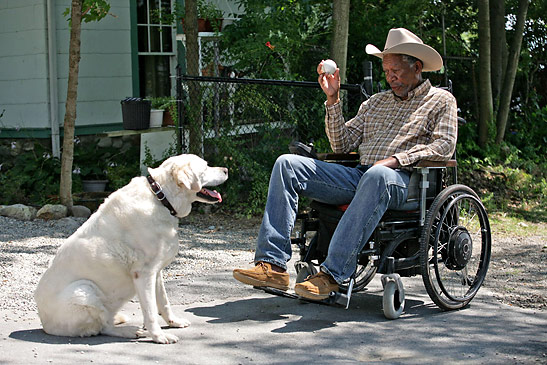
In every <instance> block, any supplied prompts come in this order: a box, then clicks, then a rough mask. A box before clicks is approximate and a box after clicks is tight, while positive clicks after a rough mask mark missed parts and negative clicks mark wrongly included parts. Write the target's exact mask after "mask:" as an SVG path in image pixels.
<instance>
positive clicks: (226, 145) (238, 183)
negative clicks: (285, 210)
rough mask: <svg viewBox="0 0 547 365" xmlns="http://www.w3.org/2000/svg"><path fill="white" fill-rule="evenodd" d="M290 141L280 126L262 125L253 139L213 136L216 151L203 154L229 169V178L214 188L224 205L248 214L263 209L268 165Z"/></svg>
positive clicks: (270, 165)
mask: <svg viewBox="0 0 547 365" xmlns="http://www.w3.org/2000/svg"><path fill="white" fill-rule="evenodd" d="M289 142H290V139H288V138H287V137H286V136H283V135H282V134H281V132H280V130H279V129H276V128H269V127H264V128H263V129H261V131H260V132H259V133H257V135H256V139H254V140H253V141H249V140H247V141H245V140H243V139H234V138H230V137H220V138H218V139H215V142H214V143H215V147H216V148H218V153H213V154H206V156H205V158H206V160H207V161H208V162H209V165H211V166H224V167H227V168H228V169H229V176H230V178H229V179H228V180H227V181H226V182H225V183H224V184H222V185H221V186H219V187H218V188H217V190H219V191H220V192H221V193H222V195H223V204H224V205H225V207H226V208H227V209H231V210H234V211H238V212H241V213H243V214H246V215H249V216H251V215H259V214H262V213H263V211H264V206H265V204H266V197H267V193H268V185H269V180H270V173H271V169H272V167H273V164H274V162H275V160H276V159H277V157H278V156H279V155H281V154H282V153H286V152H287V151H288V150H287V145H288V143H289Z"/></svg>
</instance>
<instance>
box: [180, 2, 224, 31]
mask: <svg viewBox="0 0 547 365" xmlns="http://www.w3.org/2000/svg"><path fill="white" fill-rule="evenodd" d="M197 5H198V32H220V30H221V28H222V21H223V20H224V19H223V18H222V16H223V14H222V10H220V9H219V8H218V7H217V6H216V5H215V4H212V3H210V2H208V1H207V0H198V3H197ZM175 12H176V13H177V17H180V18H182V26H183V28H184V18H185V16H186V14H185V12H184V7H182V8H180V7H175Z"/></svg>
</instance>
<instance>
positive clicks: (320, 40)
mask: <svg viewBox="0 0 547 365" xmlns="http://www.w3.org/2000/svg"><path fill="white" fill-rule="evenodd" d="M331 3H332V2H331V1H327V0H322V1H311V0H304V1H292V0H274V1H266V0H241V1H238V4H239V6H241V7H244V8H245V14H244V15H243V16H239V19H238V21H237V22H234V23H233V24H231V25H228V26H226V27H225V28H224V29H223V31H222V38H221V40H222V47H223V50H222V53H223V54H224V55H225V56H226V57H227V58H228V59H229V60H230V61H231V62H233V63H234V66H233V67H234V68H235V69H236V70H238V71H239V72H242V73H244V74H246V75H249V76H252V77H256V78H269V79H285V80H297V79H302V77H303V76H304V77H307V76H308V75H311V74H312V71H313V70H315V68H316V66H317V64H318V63H319V62H320V61H321V59H326V58H328V57H327V56H328V48H329V47H328V44H329V43H328V42H327V34H328V32H327V29H328V27H329V26H330V14H331V13H332V11H331V10H330V7H331Z"/></svg>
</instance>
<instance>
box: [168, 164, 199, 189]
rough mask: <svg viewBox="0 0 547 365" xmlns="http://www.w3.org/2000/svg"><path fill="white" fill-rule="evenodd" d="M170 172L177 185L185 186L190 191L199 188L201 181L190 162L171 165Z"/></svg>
mask: <svg viewBox="0 0 547 365" xmlns="http://www.w3.org/2000/svg"><path fill="white" fill-rule="evenodd" d="M172 173H173V176H174V177H175V180H176V182H177V184H178V185H179V186H184V187H185V188H187V189H189V190H192V191H200V190H201V182H200V179H199V176H198V175H197V174H196V172H195V171H194V170H193V169H192V166H191V164H190V163H187V164H184V165H182V166H177V165H173V167H172Z"/></svg>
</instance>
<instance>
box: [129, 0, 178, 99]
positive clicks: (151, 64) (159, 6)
mask: <svg viewBox="0 0 547 365" xmlns="http://www.w3.org/2000/svg"><path fill="white" fill-rule="evenodd" d="M172 10H173V0H137V30H138V44H139V83H140V92H141V95H140V96H142V97H158V96H168V95H170V94H171V79H170V77H169V76H170V74H171V71H172V69H173V66H172V61H173V60H174V56H175V55H176V53H175V37H174V32H175V30H174V26H173V24H170V23H169V21H168V19H167V18H168V15H170V14H171V13H172ZM166 16H167V18H166Z"/></svg>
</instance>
